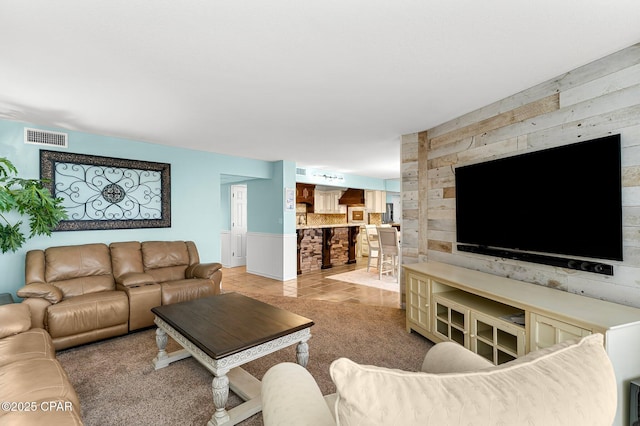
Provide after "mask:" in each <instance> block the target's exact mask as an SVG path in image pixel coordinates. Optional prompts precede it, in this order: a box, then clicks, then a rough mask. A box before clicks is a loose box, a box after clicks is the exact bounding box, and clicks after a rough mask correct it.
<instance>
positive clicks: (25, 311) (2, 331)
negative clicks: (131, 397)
mask: <svg viewBox="0 0 640 426" xmlns="http://www.w3.org/2000/svg"><path fill="white" fill-rule="evenodd" d="M0 401H2V410H0V425H45V424H46V425H56V426H66V425H82V419H81V412H80V402H79V400H78V395H77V394H76V391H75V390H74V389H73V386H72V385H71V383H70V382H69V378H68V377H67V374H66V373H65V371H64V370H63V369H62V366H61V365H60V363H59V362H58V361H57V360H56V357H55V349H54V346H53V341H52V340H51V336H49V334H48V333H47V332H46V331H45V330H43V329H42V328H32V324H31V312H30V310H29V307H28V306H27V305H24V304H21V303H13V304H8V305H0Z"/></svg>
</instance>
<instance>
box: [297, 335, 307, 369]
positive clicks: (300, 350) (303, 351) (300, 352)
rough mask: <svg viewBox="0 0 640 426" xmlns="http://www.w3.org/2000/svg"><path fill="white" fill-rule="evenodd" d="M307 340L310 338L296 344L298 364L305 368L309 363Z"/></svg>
mask: <svg viewBox="0 0 640 426" xmlns="http://www.w3.org/2000/svg"><path fill="white" fill-rule="evenodd" d="M307 340H308V339H306V340H302V341H301V342H300V343H298V346H296V360H297V361H298V364H300V365H301V366H303V367H305V368H307V364H308V363H309V344H308V343H307Z"/></svg>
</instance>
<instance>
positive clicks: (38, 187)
mask: <svg viewBox="0 0 640 426" xmlns="http://www.w3.org/2000/svg"><path fill="white" fill-rule="evenodd" d="M17 175H18V170H17V169H16V168H15V166H14V165H13V164H12V163H11V161H9V160H8V159H6V158H4V157H0V250H1V251H2V253H6V252H8V251H9V250H11V251H13V252H15V251H16V250H18V249H19V248H20V247H22V245H23V244H24V243H25V241H26V240H27V239H28V238H31V237H34V236H36V235H47V236H49V235H51V231H52V230H53V229H54V228H55V227H56V225H57V224H58V222H60V221H61V220H63V219H66V218H67V212H66V211H65V209H64V207H63V206H62V199H61V198H54V197H53V196H52V195H51V193H50V192H49V190H48V189H47V188H46V187H45V186H44V183H46V181H43V180H41V179H22V178H19V177H17ZM9 212H17V213H19V214H20V215H24V216H28V217H29V228H30V230H31V233H30V234H29V237H25V235H24V234H23V233H22V232H21V230H20V226H21V225H22V221H18V222H16V223H15V224H13V225H12V224H11V223H10V222H9V220H8V219H7V218H6V217H5V214H6V213H9Z"/></svg>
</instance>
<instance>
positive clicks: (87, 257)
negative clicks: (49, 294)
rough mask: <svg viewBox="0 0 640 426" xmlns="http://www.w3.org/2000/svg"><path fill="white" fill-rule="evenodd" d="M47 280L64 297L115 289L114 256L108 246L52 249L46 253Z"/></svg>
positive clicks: (87, 245)
mask: <svg viewBox="0 0 640 426" xmlns="http://www.w3.org/2000/svg"><path fill="white" fill-rule="evenodd" d="M45 281H46V282H48V283H51V284H54V285H55V286H56V287H58V288H59V289H60V290H62V293H63V294H64V298H65V299H66V298H69V297H75V296H78V295H81V294H87V293H95V292H99V291H108V290H115V282H114V279H113V274H112V272H111V255H110V253H109V248H108V247H107V246H106V244H83V245H79V246H60V247H50V248H48V249H46V250H45Z"/></svg>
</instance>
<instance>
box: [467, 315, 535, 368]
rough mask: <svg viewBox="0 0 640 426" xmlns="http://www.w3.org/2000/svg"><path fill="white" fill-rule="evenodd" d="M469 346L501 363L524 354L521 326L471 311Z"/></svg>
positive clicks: (523, 331) (492, 360)
mask: <svg viewBox="0 0 640 426" xmlns="http://www.w3.org/2000/svg"><path fill="white" fill-rule="evenodd" d="M470 321H471V332H470V336H469V341H470V347H469V349H471V350H472V351H473V352H475V353H477V354H478V355H480V356H482V357H484V358H486V359H488V360H489V361H491V362H493V363H494V364H496V365H498V364H502V363H505V362H508V361H511V360H514V359H516V358H517V357H519V356H522V355H524V354H525V345H526V339H525V330H524V327H523V326H520V325H518V324H515V323H512V322H509V321H505V320H502V319H500V318H496V317H493V316H489V315H484V314H482V313H481V312H475V311H471V318H470Z"/></svg>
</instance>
